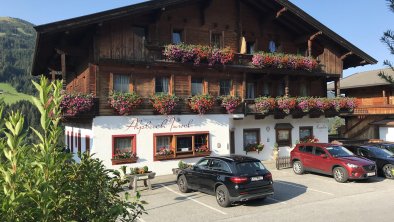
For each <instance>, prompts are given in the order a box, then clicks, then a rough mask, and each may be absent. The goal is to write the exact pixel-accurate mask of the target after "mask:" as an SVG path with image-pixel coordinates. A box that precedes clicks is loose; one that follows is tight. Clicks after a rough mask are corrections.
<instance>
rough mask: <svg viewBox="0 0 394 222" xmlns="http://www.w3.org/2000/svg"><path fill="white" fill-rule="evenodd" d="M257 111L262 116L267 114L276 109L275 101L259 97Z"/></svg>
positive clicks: (256, 102)
mask: <svg viewBox="0 0 394 222" xmlns="http://www.w3.org/2000/svg"><path fill="white" fill-rule="evenodd" d="M254 101H255V104H256V110H257V111H258V112H260V113H261V114H266V113H268V112H270V111H272V110H273V109H274V108H275V99H274V98H271V97H259V98H256V99H255V100H254Z"/></svg>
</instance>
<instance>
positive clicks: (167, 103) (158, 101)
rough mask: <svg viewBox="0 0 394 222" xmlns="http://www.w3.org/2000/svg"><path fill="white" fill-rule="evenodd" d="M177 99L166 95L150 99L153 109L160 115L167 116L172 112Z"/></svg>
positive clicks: (158, 95) (162, 94)
mask: <svg viewBox="0 0 394 222" xmlns="http://www.w3.org/2000/svg"><path fill="white" fill-rule="evenodd" d="M178 101H179V99H178V97H176V96H173V95H168V94H164V93H161V94H156V95H154V96H152V97H151V98H150V102H151V103H152V105H153V108H154V109H155V110H156V111H157V112H158V113H160V114H162V115H168V114H170V113H171V111H172V110H174V108H175V106H176V104H177V102H178Z"/></svg>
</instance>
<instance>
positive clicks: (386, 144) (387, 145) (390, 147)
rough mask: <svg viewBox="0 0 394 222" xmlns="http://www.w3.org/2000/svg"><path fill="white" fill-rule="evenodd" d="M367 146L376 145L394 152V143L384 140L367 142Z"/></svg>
mask: <svg viewBox="0 0 394 222" xmlns="http://www.w3.org/2000/svg"><path fill="white" fill-rule="evenodd" d="M366 145H367V146H376V147H379V148H381V149H385V150H388V151H390V152H392V153H394V143H392V142H386V141H381V142H373V143H367V144H366Z"/></svg>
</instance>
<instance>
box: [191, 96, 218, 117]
mask: <svg viewBox="0 0 394 222" xmlns="http://www.w3.org/2000/svg"><path fill="white" fill-rule="evenodd" d="M214 105H215V99H214V98H213V96H211V95H195V96H193V97H191V98H190V100H189V106H190V109H192V110H193V111H194V112H196V113H198V114H200V115H203V114H205V113H206V112H208V111H210V110H212V108H213V106H214Z"/></svg>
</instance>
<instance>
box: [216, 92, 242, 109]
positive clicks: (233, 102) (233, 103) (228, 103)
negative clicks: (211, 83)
mask: <svg viewBox="0 0 394 222" xmlns="http://www.w3.org/2000/svg"><path fill="white" fill-rule="evenodd" d="M218 100H219V101H221V106H222V107H224V108H226V111H227V113H233V112H234V111H235V110H236V109H237V107H238V106H239V105H240V104H241V101H242V100H241V98H239V97H238V96H230V95H228V96H219V97H218Z"/></svg>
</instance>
